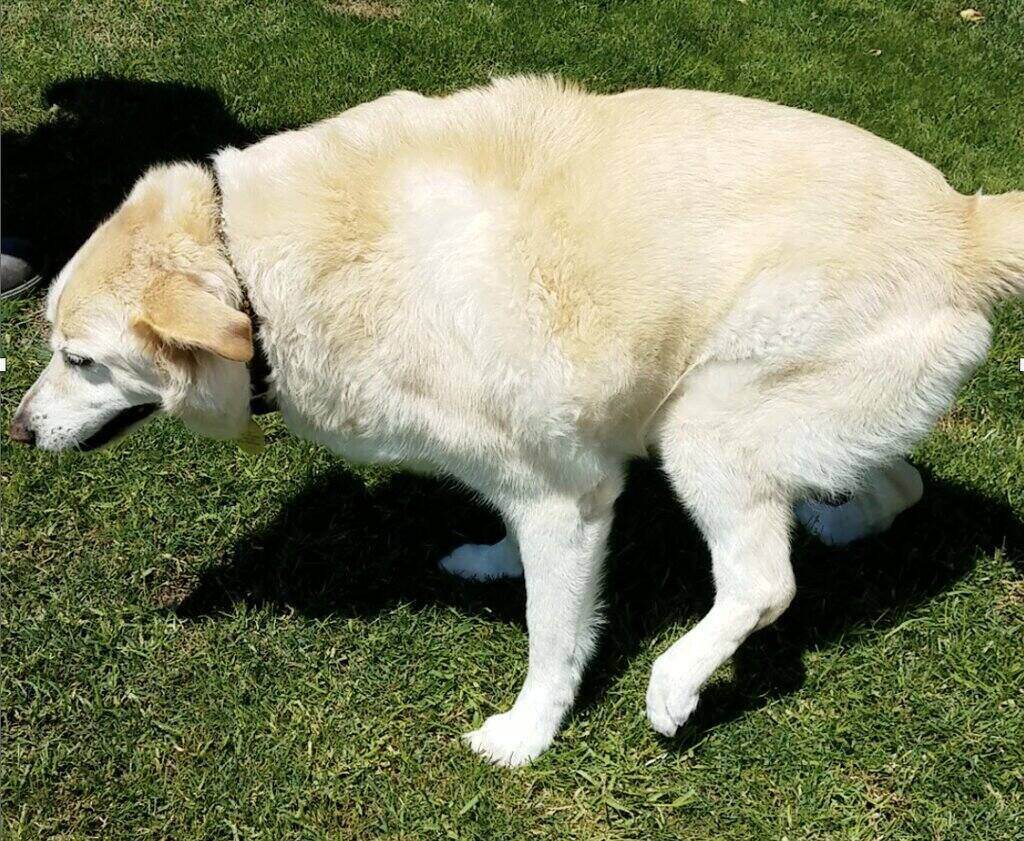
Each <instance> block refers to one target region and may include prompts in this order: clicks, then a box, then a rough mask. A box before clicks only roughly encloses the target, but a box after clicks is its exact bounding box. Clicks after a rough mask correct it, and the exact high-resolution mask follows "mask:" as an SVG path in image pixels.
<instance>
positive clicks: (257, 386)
mask: <svg viewBox="0 0 1024 841" xmlns="http://www.w3.org/2000/svg"><path fill="white" fill-rule="evenodd" d="M210 175H211V177H212V179H213V191H214V195H215V196H216V200H217V223H218V224H217V230H218V232H219V233H218V236H219V237H220V245H221V251H222V252H223V253H224V258H225V259H226V260H227V262H228V265H229V266H230V267H231V271H232V273H233V274H234V276H235V280H236V281H238V290H239V294H240V295H241V300H240V302H239V307H238V308H239V309H240V310H241V311H242V312H243V313H245V314H246V315H247V316H248V317H249V321H251V322H252V351H253V353H252V359H251V360H249V365H248V368H249V411H250V412H251V413H252V414H253V415H266V414H269V413H270V412H274V411H277V401H276V400H275V399H274V397H273V395H272V394H271V393H270V373H271V372H270V362H269V360H268V359H267V351H266V348H264V346H263V336H262V335H261V331H260V326H261V320H260V317H259V315H258V314H257V313H256V310H255V309H254V308H253V305H252V300H251V299H250V298H249V292H248V290H247V289H246V287H245V281H244V280H243V278H242V275H241V274H240V273H239V271H238V269H237V268H236V266H235V261H234V260H232V259H231V249H230V248H229V247H228V241H227V237H226V236H225V234H224V201H223V194H222V193H221V188H220V182H219V181H218V180H217V171H216V170H215V169H213V168H211V169H210Z"/></svg>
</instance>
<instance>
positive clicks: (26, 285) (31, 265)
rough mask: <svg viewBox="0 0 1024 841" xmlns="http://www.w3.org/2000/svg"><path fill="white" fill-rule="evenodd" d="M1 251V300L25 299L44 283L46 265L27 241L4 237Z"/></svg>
mask: <svg viewBox="0 0 1024 841" xmlns="http://www.w3.org/2000/svg"><path fill="white" fill-rule="evenodd" d="M0 250H2V251H3V254H0V300H7V299H8V298H23V297H24V296H26V295H28V293H29V292H31V291H32V290H33V289H35V288H36V287H37V286H38V285H39V284H40V283H41V282H42V280H43V269H44V264H43V262H42V261H41V260H40V258H39V255H38V254H37V253H36V251H35V249H34V248H33V247H32V243H30V242H29V241H28V240H25V239H15V238H13V237H12V238H10V239H8V238H7V237H4V239H3V241H2V243H0Z"/></svg>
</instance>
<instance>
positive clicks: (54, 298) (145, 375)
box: [11, 164, 253, 450]
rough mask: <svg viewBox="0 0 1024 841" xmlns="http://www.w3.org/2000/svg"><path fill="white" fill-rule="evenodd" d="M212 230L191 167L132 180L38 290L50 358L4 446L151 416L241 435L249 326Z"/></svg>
mask: <svg viewBox="0 0 1024 841" xmlns="http://www.w3.org/2000/svg"><path fill="white" fill-rule="evenodd" d="M218 225H219V216H218V205H217V196H216V190H215V185H214V183H213V180H212V177H211V176H210V174H209V173H208V172H207V171H206V170H204V169H203V168H202V167H199V166H195V165H192V164H176V165H173V166H168V167H159V168H156V169H153V170H150V171H149V172H148V173H147V174H146V175H145V176H144V177H143V178H142V179H140V180H139V182H138V183H137V184H136V185H135V187H134V189H133V190H132V192H131V194H130V195H129V196H128V198H127V199H126V200H125V201H124V203H123V204H122V205H121V207H120V208H118V210H117V211H116V212H115V213H114V215H113V216H112V217H111V218H110V219H108V220H107V221H106V222H104V223H103V224H102V225H100V227H99V228H97V230H96V231H95V232H94V233H93V235H92V236H91V237H90V238H89V239H88V241H86V243H85V245H83V246H82V248H81V249H79V251H78V253H76V254H75V256H74V257H73V258H72V259H71V260H70V261H69V262H68V264H67V265H66V266H65V267H64V269H63V270H62V271H61V272H60V274H59V275H58V277H57V279H56V280H55V281H54V283H53V285H52V287H51V288H50V292H49V295H48V298H47V304H46V316H47V319H48V320H49V321H50V323H51V325H52V330H51V335H50V344H51V347H52V349H53V356H52V358H51V359H50V362H49V364H48V365H47V366H46V368H45V369H44V370H43V372H42V374H40V376H39V378H38V379H37V380H36V382H35V384H34V385H33V386H32V388H31V389H29V391H28V393H26V394H25V396H24V397H23V398H22V401H21V404H20V406H19V407H18V411H17V412H16V413H15V416H14V419H13V421H12V423H11V437H12V438H13V439H14V440H16V441H20V442H22V443H27V444H34V445H35V446H37V447H40V448H41V449H45V450H66V449H77V450H91V449H96V448H98V447H101V446H103V445H105V444H108V443H110V442H111V441H114V440H116V439H117V438H120V437H121V436H122V435H124V434H126V433H127V432H128V431H129V430H131V429H133V428H135V427H137V426H139V425H141V424H142V423H143V422H144V421H145V420H146V419H147V418H149V417H151V416H152V415H153V414H155V413H157V412H166V413H168V414H171V415H174V416H177V417H179V418H181V419H182V420H183V421H184V422H185V423H186V425H188V426H189V427H191V428H192V429H194V430H195V431H196V432H198V433H200V434H204V435H208V436H210V437H214V438H223V439H232V438H239V437H242V436H243V435H244V433H245V430H246V427H247V425H248V422H249V374H248V371H247V369H246V365H245V363H246V362H248V361H249V359H250V358H251V357H252V353H253V345H252V327H251V322H250V319H249V317H248V316H246V315H245V314H244V313H242V312H240V311H239V309H238V303H239V299H240V291H239V286H238V282H237V280H236V278H235V276H234V272H233V271H232V269H231V266H230V263H228V261H227V260H226V258H225V257H224V255H223V251H222V248H221V244H220V238H219V234H218Z"/></svg>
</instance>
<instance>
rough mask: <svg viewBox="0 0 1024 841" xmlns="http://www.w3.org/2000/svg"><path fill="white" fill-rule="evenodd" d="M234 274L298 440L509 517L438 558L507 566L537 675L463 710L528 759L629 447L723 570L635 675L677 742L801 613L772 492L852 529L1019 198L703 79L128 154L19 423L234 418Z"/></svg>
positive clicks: (585, 634) (443, 108)
mask: <svg viewBox="0 0 1024 841" xmlns="http://www.w3.org/2000/svg"><path fill="white" fill-rule="evenodd" d="M243 286H244V291H245V293H246V294H247V295H248V297H249V298H250V300H251V302H252V305H253V308H254V310H255V312H256V313H257V314H258V316H259V318H260V323H261V325H262V326H261V333H260V338H261V340H262V342H263V345H264V347H265V348H266V352H267V356H268V359H269V361H270V364H271V368H272V371H273V376H272V383H273V391H274V394H275V396H276V400H277V402H278V405H279V406H280V409H281V412H282V415H283V417H284V419H285V421H286V422H287V424H288V426H289V427H290V428H291V429H292V430H293V431H294V432H295V433H296V434H298V435H301V436H303V437H305V438H309V439H312V440H315V441H318V442H320V443H322V444H324V445H325V446H327V447H329V448H330V449H332V450H333V451H335V452H337V453H339V454H341V455H342V456H344V457H345V458H347V459H351V460H355V461H360V462H388V463H394V464H399V465H403V466H406V467H409V468H412V469H417V470H424V471H430V472H437V473H443V474H446V475H450V476H453V477H455V478H457V479H459V480H461V481H463V482H464V483H466V484H467V485H468V486H469V487H471V488H473V489H474V490H476V491H477V492H479V493H480V494H481V495H482V496H483V497H484V498H485V499H486V500H488V501H489V502H490V503H492V504H493V505H494V506H495V507H496V508H497V509H498V510H499V511H500V512H501V513H502V515H503V517H504V519H505V522H506V524H507V527H508V536H507V537H506V539H505V540H504V541H502V542H501V543H500V544H497V545H496V546H493V547H481V546H469V547H462V548H461V549H459V550H457V551H456V552H455V553H453V555H451V556H449V558H446V559H445V560H444V561H443V562H442V565H443V566H444V567H445V568H446V569H448V570H449V571H451V572H454V573H457V574H462V575H467V576H470V577H495V576H501V575H517V574H522V573H523V572H525V576H526V587H527V595H528V606H527V622H528V625H529V632H530V664H529V671H528V675H527V678H526V681H525V684H524V686H523V689H522V692H521V693H520V695H519V697H518V699H517V700H516V702H515V704H514V705H513V707H512V708H511V709H510V710H509V711H508V712H507V713H503V714H501V715H497V716H494V717H492V718H491V719H489V720H488V721H487V722H486V723H485V724H484V726H483V727H482V728H481V729H479V730H477V731H474V732H473V733H471V734H469V735H468V736H467V739H468V741H469V743H470V745H471V746H472V748H473V749H474V750H476V751H477V752H479V753H480V754H482V755H484V756H485V757H487V758H489V759H491V760H493V761H497V762H500V763H504V764H520V763H522V762H526V761H529V760H530V759H532V758H533V757H535V756H537V755H538V754H539V753H540V752H541V751H543V750H544V749H545V748H546V747H547V746H548V744H550V742H551V740H552V739H553V737H554V736H555V733H556V732H557V729H558V727H559V724H560V722H561V720H562V718H563V716H564V714H565V712H566V711H567V710H568V709H569V707H570V705H571V704H572V701H573V698H574V696H575V692H576V688H577V686H578V682H579V678H580V674H581V672H582V670H583V668H584V666H585V664H586V662H587V659H588V657H589V656H590V653H591V652H592V650H593V647H594V641H595V628H596V626H597V622H598V617H599V613H598V589H599V581H600V570H601V563H602V559H603V552H604V544H605V539H606V536H607V533H608V530H609V527H610V524H611V518H612V506H613V503H614V501H615V499H616V497H617V495H618V493H619V491H620V489H621V487H622V482H623V474H624V467H625V464H626V463H627V461H628V460H629V459H630V458H633V457H635V456H640V455H644V454H647V453H648V452H654V453H657V455H658V456H659V457H660V458H661V460H662V463H663V465H664V468H665V470H666V472H667V473H668V475H669V477H670V478H671V480H672V482H673V485H674V487H675V489H676V491H677V492H678V494H679V497H680V499H681V501H682V502H683V504H684V505H685V506H686V507H687V508H688V509H689V511H690V512H691V514H692V515H693V517H694V519H695V520H696V522H697V524H698V526H699V527H700V528H701V530H702V532H703V533H704V535H705V537H706V539H707V540H708V543H709V545H710V547H711V552H712V560H713V566H714V575H715V582H716V600H715V604H714V607H713V608H712V610H711V611H710V613H709V614H708V615H707V616H706V617H705V618H704V619H703V620H702V621H701V622H700V623H699V624H698V625H697V626H696V627H695V628H694V629H693V630H691V631H690V632H689V633H688V634H686V635H685V636H684V637H682V638H681V639H680V640H679V641H678V642H676V643H675V644H674V645H673V646H672V647H671V648H669V649H668V651H666V652H665V653H663V654H662V655H661V656H660V657H659V658H658V660H657V661H656V663H655V666H654V669H653V672H652V676H651V683H650V687H649V690H648V696H647V714H648V717H649V719H650V722H651V724H652V726H653V727H654V728H655V729H657V730H658V731H660V732H662V733H665V734H672V733H674V732H675V730H676V728H677V727H678V726H680V725H681V724H682V723H683V722H684V721H685V720H686V718H687V717H688V716H689V715H690V713H691V712H692V710H693V708H694V706H695V705H696V703H697V698H698V693H699V689H700V687H701V685H702V684H703V683H704V681H705V680H706V679H707V678H708V677H709V676H710V674H711V673H712V672H713V671H714V669H715V668H717V666H719V665H720V664H721V663H722V662H724V661H725V660H726V659H727V658H728V657H729V656H731V654H732V653H733V651H734V650H735V649H736V647H737V646H738V645H739V644H740V643H741V642H742V641H743V639H744V638H745V637H746V636H747V635H748V634H749V633H751V632H752V631H754V630H755V629H757V628H759V627H762V626H763V625H765V624H767V623H769V622H771V621H773V620H774V619H775V618H776V617H777V616H778V615H779V614H780V613H781V612H782V611H783V610H785V608H786V606H787V605H788V604H789V602H790V600H791V598H792V596H793V593H794V580H793V573H792V569H791V567H790V563H789V532H790V527H791V523H792V521H793V512H794V507H795V510H796V513H797V515H798V516H799V518H800V519H802V520H803V521H804V523H805V524H806V525H807V526H808V527H809V528H810V529H811V530H812V531H814V532H815V533H817V534H818V535H819V536H821V537H822V538H823V539H825V540H826V541H829V542H843V541H847V540H851V539H855V538H857V537H860V536H863V535H864V534H868V533H870V532H872V531H877V530H880V529H882V528H885V527H886V526H888V524H889V523H890V522H891V521H892V518H893V517H894V516H896V514H897V513H898V512H899V511H900V510H902V509H903V508H905V507H906V506H907V505H909V504H912V503H913V502H915V501H916V500H917V498H918V497H919V496H920V493H921V485H920V478H919V476H918V475H917V473H916V471H915V470H914V469H913V468H912V467H911V466H910V465H908V464H907V463H906V462H903V461H901V460H900V457H901V456H902V455H904V454H905V453H906V452H907V451H908V450H909V449H910V448H911V447H912V446H913V445H914V443H915V442H917V441H918V440H919V439H920V438H921V437H922V436H923V435H924V434H925V433H926V432H927V431H928V430H929V428H930V427H931V425H932V424H933V423H934V422H935V421H936V419H937V418H938V417H939V415H940V414H941V413H942V412H943V411H945V410H946V409H947V408H948V407H949V406H950V404H951V402H952V401H953V398H954V396H955V394H956V392H957V389H958V388H959V387H960V386H961V384H962V383H963V382H964V380H965V379H966V378H967V376H968V375H969V374H970V373H971V372H972V371H973V370H974V368H975V367H976V366H977V365H978V364H979V363H980V362H981V361H982V360H983V359H984V357H985V354H986V352H987V349H988V343H989V324H988V315H989V312H990V308H991V306H992V305H993V304H994V303H995V302H996V301H998V300H999V299H1001V298H1003V297H1006V296H1009V295H1015V294H1016V295H1019V294H1021V293H1022V292H1024V194H1022V193H1010V194H1006V195H1003V196H995V197H983V196H964V195H961V194H959V193H957V192H956V191H954V190H953V189H952V188H951V187H950V186H949V185H948V184H947V183H946V181H945V179H944V178H943V176H942V175H941V173H939V172H938V170H936V169H935V168H934V167H932V166H930V165H929V164H927V163H925V162H924V161H922V160H920V159H918V158H916V157H915V156H914V155H912V154H910V153H909V152H906V151H904V150H902V149H900V148H898V147H896V146H893V145H891V144H889V143H887V142H885V141H883V140H881V139H879V138H877V137H875V136H873V135H871V134H869V133H867V132H865V131H862V130H860V129H857V128H855V127H853V126H850V125H847V124H845V123H842V122H840V121H837V120H833V119H829V118H826V117H822V116H817V115H814V114H810V113H807V112H804V111H799V110H795V109H791V108H785V107H782V106H778V105H773V104H769V103H764V102H758V101H753V100H747V99H742V98H738V97H733V96H726V95H722V94H712V93H702V92H697V91H673V90H642V91H634V92H629V93H624V94H619V95H615V96H596V95H591V94H588V93H586V92H584V91H582V90H580V89H578V88H575V87H573V86H570V85H565V84H563V83H561V82H558V81H556V80H552V79H540V78H513V79H506V80H499V81H496V82H494V83H493V84H491V85H490V86H488V87H484V88H479V89H473V90H467V91H463V92H460V93H456V94H454V95H452V96H448V97H443V98H429V97H423V96H420V95H418V94H414V93H408V92H399V93H394V94H391V95H389V96H386V97H384V98H382V99H379V100H376V101H374V102H371V103H367V104H365V105H360V106H358V107H356V108H353V109H351V110H349V111H346V112H344V113H343V114H341V115H339V116H337V117H334V118H332V119H329V120H325V121H323V122H320V123H317V124H315V125H312V126H309V127H307V128H304V129H300V130H298V131H292V132H286V133H283V134H279V135H276V136H273V137H270V138H268V139H266V140H264V141H262V142H260V143H257V144H256V145H254V146H251V147H249V148H247V149H242V150H238V149H224V150H221V151H220V152H218V153H217V154H216V155H215V156H214V158H213V171H212V172H211V171H210V170H207V169H205V168H203V167H199V166H196V165H189V164H181V165H174V166H170V167H163V168H158V169H155V170H153V171H151V172H150V173H148V174H147V175H146V176H145V177H144V178H143V179H141V181H140V182H139V183H138V185H137V186H136V188H135V189H134V191H133V192H132V194H131V196H130V197H129V198H128V199H127V200H126V202H125V204H124V205H123V206H122V208H121V209H120V210H119V211H118V212H117V214H115V216H114V217H113V218H112V219H111V220H109V221H108V222H106V223H105V224H104V225H103V226H102V227H101V228H100V229H99V230H98V231H97V233H96V234H94V236H93V237H92V238H91V239H90V240H89V242H87V243H86V245H85V246H83V248H82V250H81V251H80V252H79V254H78V255H76V257H75V258H74V259H73V260H72V261H71V262H70V263H69V264H68V266H67V267H66V268H65V270H64V271H63V272H62V273H61V276H60V278H59V279H58V281H57V282H56V283H55V284H54V287H53V289H52V291H51V295H50V304H49V315H50V318H51V320H52V321H53V322H54V331H53V341H54V349H55V355H54V360H53V361H52V362H51V363H50V366H49V367H48V369H47V371H46V372H44V374H43V376H42V377H41V378H40V381H39V382H38V383H37V384H36V386H34V387H33V390H32V392H30V393H29V395H27V396H26V399H25V401H23V405H22V409H21V411H20V412H19V415H18V418H16V424H17V423H21V424H22V428H19V430H18V431H19V433H23V434H24V436H26V437H27V436H28V435H29V431H30V432H31V436H32V438H33V439H34V440H35V441H36V442H37V443H38V444H39V445H40V446H43V447H48V448H51V449H59V448H61V447H64V446H75V445H77V444H80V443H81V442H83V441H88V440H90V437H89V436H90V435H94V434H95V433H96V429H100V428H102V426H103V424H104V423H107V422H108V420H109V417H110V412H111V411H113V410H114V409H116V410H117V411H123V408H122V407H124V406H129V407H131V406H135V405H138V404H139V403H140V402H144V401H145V400H149V401H155V403H157V404H158V405H159V406H160V407H161V408H162V409H163V410H164V411H167V412H169V413H171V414H175V415H177V416H179V417H181V418H182V419H183V420H185V421H186V423H189V424H190V425H191V426H193V427H194V428H196V429H197V430H199V431H201V432H203V433H205V434H210V435H213V436H215V437H221V438H232V437H239V436H241V435H243V434H244V433H245V430H246V429H247V428H248V424H249V423H250V420H249V416H248V398H249V392H248V389H249V382H248V376H247V374H246V369H245V366H244V362H245V361H246V360H247V359H248V358H249V356H251V352H252V350H251V337H250V335H249V323H248V319H247V318H245V317H244V316H242V315H241V313H239V311H238V310H239V305H240V302H241V300H242V297H243ZM83 358H85V359H86V361H87V362H88V363H89V364H88V365H81V364H78V363H79V361H80V360H81V359H83ZM98 366H102V367H104V368H105V369H106V370H107V372H108V373H109V376H107V378H106V380H105V381H104V382H99V381H98V380H97V381H96V382H92V383H89V382H86V379H87V378H88V377H89V376H91V375H90V371H92V372H93V374H92V375H95V372H96V371H97V370H99V367H98ZM83 383H84V384H83ZM86 385H88V386H89V388H88V389H86ZM97 389H99V390H97ZM83 395H84V396H83ZM101 406H107V407H108V408H107V409H105V410H103V411H101V410H100V408H97V407H101ZM110 407H113V409H111V408H110ZM850 493H852V494H853V497H852V498H851V499H850V500H849V501H848V502H846V503H844V504H843V505H829V504H827V500H828V499H834V498H835V496H836V495H838V494H850ZM822 499H825V500H826V502H822V501H820V500H822ZM666 562H670V560H669V559H667V560H666Z"/></svg>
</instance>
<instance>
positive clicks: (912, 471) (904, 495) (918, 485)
mask: <svg viewBox="0 0 1024 841" xmlns="http://www.w3.org/2000/svg"><path fill="white" fill-rule="evenodd" d="M923 491H924V484H923V483H922V481H921V474H920V473H918V471H917V468H916V467H914V466H913V465H912V464H910V463H909V462H906V461H903V460H902V459H901V460H898V461H896V462H894V463H892V464H890V465H888V466H887V467H885V468H883V469H879V470H876V471H875V472H874V473H872V474H871V476H870V477H869V479H868V481H867V482H866V483H865V486H864V487H863V488H862V489H861V490H860V491H859V492H858V493H857V494H855V495H854V496H853V497H851V498H850V499H849V500H848V501H847V502H845V503H843V504H842V505H826V504H825V503H824V502H815V501H810V500H808V501H805V502H801V503H798V504H797V506H796V516H797V519H799V520H800V522H801V523H803V524H804V526H805V527H806V529H807V530H808V531H809V532H811V533H812V534H814V535H816V536H817V537H818V538H819V539H820V540H821V541H822V543H825V544H827V545H829V546H845V545H846V544H847V543H853V542H854V541H855V540H860V539H861V538H864V537H869V536H871V535H873V534H879V533H881V532H883V531H885V530H886V529H888V528H889V527H890V526H891V525H892V523H893V520H895V519H896V517H897V516H898V515H899V514H901V513H902V512H904V511H906V510H907V509H908V508H910V507H911V506H912V505H916V504H917V502H918V501H919V500H920V499H921V495H922V493H923Z"/></svg>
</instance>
